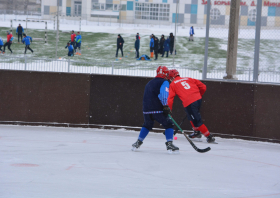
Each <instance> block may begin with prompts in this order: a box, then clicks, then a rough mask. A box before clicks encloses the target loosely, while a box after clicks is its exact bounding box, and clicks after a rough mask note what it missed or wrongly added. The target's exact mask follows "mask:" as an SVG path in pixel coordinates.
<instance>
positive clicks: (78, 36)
mask: <svg viewBox="0 0 280 198" xmlns="http://www.w3.org/2000/svg"><path fill="white" fill-rule="evenodd" d="M75 41H76V42H77V43H82V36H81V35H77V36H76V39H75Z"/></svg>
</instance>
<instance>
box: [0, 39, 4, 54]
mask: <svg viewBox="0 0 280 198" xmlns="http://www.w3.org/2000/svg"><path fill="white" fill-rule="evenodd" d="M3 45H4V42H3V39H2V38H1V37H0V51H1V52H0V54H1V53H2V52H3V50H2V47H3Z"/></svg>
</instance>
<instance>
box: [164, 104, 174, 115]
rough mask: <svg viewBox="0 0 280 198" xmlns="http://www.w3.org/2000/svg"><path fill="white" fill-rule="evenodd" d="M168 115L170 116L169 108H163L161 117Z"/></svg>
mask: <svg viewBox="0 0 280 198" xmlns="http://www.w3.org/2000/svg"><path fill="white" fill-rule="evenodd" d="M168 114H170V115H172V112H171V110H170V108H169V106H167V105H166V106H163V115H165V116H168Z"/></svg>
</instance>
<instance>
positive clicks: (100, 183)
mask: <svg viewBox="0 0 280 198" xmlns="http://www.w3.org/2000/svg"><path fill="white" fill-rule="evenodd" d="M139 124H141V123H139ZM137 137H138V132H133V131H127V130H123V129H120V130H104V129H82V128H56V127H31V126H9V125H0V153H1V158H0V175H1V177H0V197H1V198H26V197H28V198H39V197H40V198H50V197H51V198H61V197H67V198H77V197H81V198H87V197H91V198H94V197H98V198H131V197H139V198H140V197H141V198H143V197H145V198H163V197H166V198H170V197H176V198H181V197H182V198H185V197H190V198H204V197H207V198H253V197H254V198H255V197H258V198H259V197H263V198H266V197H269V198H279V197H280V177H279V175H280V154H279V149H280V145H279V144H274V143H264V142H253V141H245V140H237V139H222V138H217V142H219V144H217V145H213V144H211V145H209V144H207V143H205V142H197V143H196V145H197V146H198V147H199V148H206V147H207V146H211V148H212V150H211V151H209V152H208V153H205V154H200V153H198V152H196V151H195V150H194V149H193V148H192V147H191V146H190V145H189V143H188V142H187V140H186V139H185V137H183V136H182V135H178V140H174V142H175V145H177V146H178V147H179V148H180V154H179V155H169V154H167V151H166V147H165V144H164V142H165V138H164V136H163V135H162V134H155V133H150V134H149V135H148V137H147V139H146V140H145V141H144V144H143V145H142V147H141V149H140V150H139V151H138V152H132V151H130V149H131V144H132V143H134V142H135V141H136V139H137Z"/></svg>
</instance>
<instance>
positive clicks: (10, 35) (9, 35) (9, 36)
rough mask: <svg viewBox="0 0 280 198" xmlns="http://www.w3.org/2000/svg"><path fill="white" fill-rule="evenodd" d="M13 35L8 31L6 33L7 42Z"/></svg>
mask: <svg viewBox="0 0 280 198" xmlns="http://www.w3.org/2000/svg"><path fill="white" fill-rule="evenodd" d="M12 37H13V35H12V34H11V33H10V34H8V35H7V42H9V41H10V40H11V38H12Z"/></svg>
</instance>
